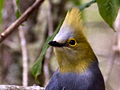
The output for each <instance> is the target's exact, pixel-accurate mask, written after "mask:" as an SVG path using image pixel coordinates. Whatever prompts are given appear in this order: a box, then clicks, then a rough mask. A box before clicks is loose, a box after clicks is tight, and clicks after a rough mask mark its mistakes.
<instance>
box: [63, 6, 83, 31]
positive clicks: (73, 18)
mask: <svg viewBox="0 0 120 90" xmlns="http://www.w3.org/2000/svg"><path fill="white" fill-rule="evenodd" d="M64 25H65V26H66V25H67V26H68V25H69V26H71V27H72V28H75V29H79V30H82V29H83V26H82V24H81V13H80V10H79V9H78V8H77V7H74V8H72V10H71V11H68V12H67V15H66V17H65V20H64V23H63V26H64Z"/></svg>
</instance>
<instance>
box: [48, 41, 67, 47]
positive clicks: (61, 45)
mask: <svg viewBox="0 0 120 90" xmlns="http://www.w3.org/2000/svg"><path fill="white" fill-rule="evenodd" d="M48 44H49V45H51V46H53V47H63V46H65V44H60V43H58V42H56V41H50V42H49V43H48Z"/></svg>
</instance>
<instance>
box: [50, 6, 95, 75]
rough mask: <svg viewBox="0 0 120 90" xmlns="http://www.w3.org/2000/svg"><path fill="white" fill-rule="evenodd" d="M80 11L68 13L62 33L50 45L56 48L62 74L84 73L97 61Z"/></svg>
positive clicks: (76, 9) (74, 9)
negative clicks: (86, 34) (85, 32)
mask: <svg viewBox="0 0 120 90" xmlns="http://www.w3.org/2000/svg"><path fill="white" fill-rule="evenodd" d="M82 30H83V26H82V23H81V17H80V11H79V9H78V8H76V7H75V8H73V9H72V10H71V11H68V13H67V15H66V18H65V20H64V22H63V24H62V26H61V28H60V31H59V32H58V34H57V35H56V36H55V38H54V39H53V41H51V42H50V43H49V44H50V45H51V46H53V47H54V48H55V55H56V56H57V60H58V64H59V70H60V71H61V72H62V73H67V72H74V73H82V72H84V71H85V70H87V69H88V68H89V67H90V65H91V63H92V62H94V60H95V54H94V52H93V50H92V48H91V47H90V45H89V43H88V41H87V39H86V37H85V36H84V34H83V32H82Z"/></svg>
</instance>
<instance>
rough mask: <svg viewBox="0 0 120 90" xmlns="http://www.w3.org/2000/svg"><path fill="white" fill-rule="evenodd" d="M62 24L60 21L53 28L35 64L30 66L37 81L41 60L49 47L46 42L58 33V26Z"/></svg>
mask: <svg viewBox="0 0 120 90" xmlns="http://www.w3.org/2000/svg"><path fill="white" fill-rule="evenodd" d="M61 25H62V21H61V22H60V24H59V25H58V27H57V29H56V30H55V32H54V33H53V35H51V36H50V37H48V38H47V40H46V42H45V44H44V46H43V50H42V52H41V54H40V56H39V58H38V60H37V61H36V62H35V64H34V65H33V67H32V74H33V75H34V77H35V80H36V81H37V82H38V80H37V76H38V75H40V74H41V68H42V60H43V58H44V56H45V53H46V51H47V49H48V48H49V45H48V42H50V41H52V40H53V39H54V37H55V35H56V34H57V33H58V31H59V29H60V27H61Z"/></svg>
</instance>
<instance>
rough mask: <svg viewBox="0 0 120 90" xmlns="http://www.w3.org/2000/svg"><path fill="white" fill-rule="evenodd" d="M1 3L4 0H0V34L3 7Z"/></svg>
mask: <svg viewBox="0 0 120 90" xmlns="http://www.w3.org/2000/svg"><path fill="white" fill-rule="evenodd" d="M3 4H4V0H1V1H0V34H1V32H2V30H1V21H2V20H1V19H2V9H3Z"/></svg>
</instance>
